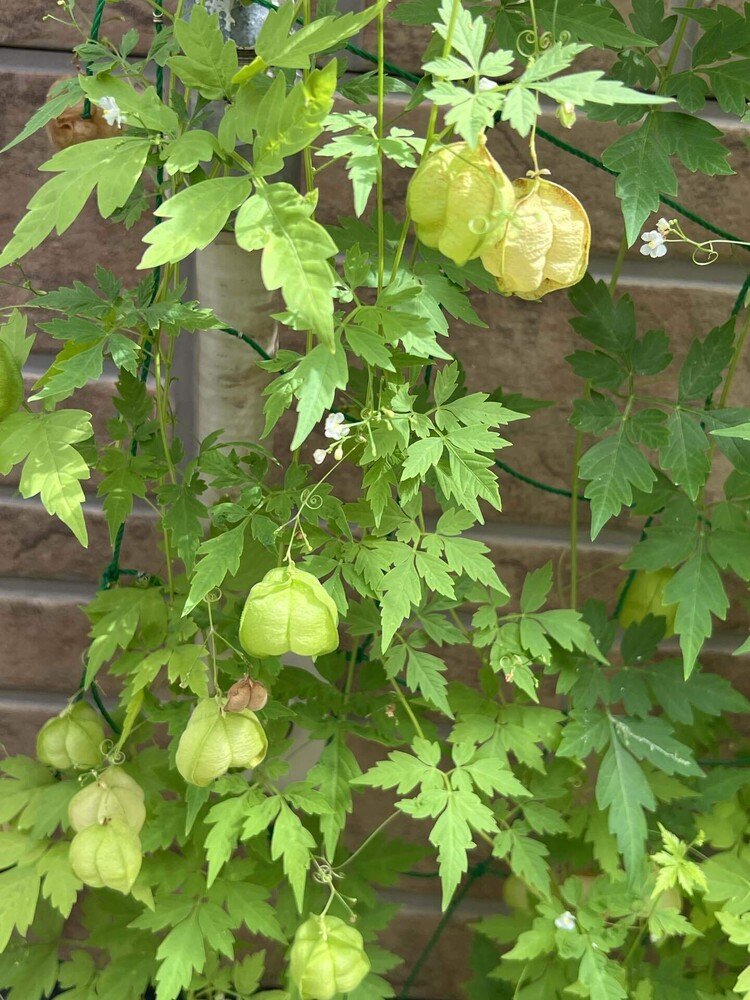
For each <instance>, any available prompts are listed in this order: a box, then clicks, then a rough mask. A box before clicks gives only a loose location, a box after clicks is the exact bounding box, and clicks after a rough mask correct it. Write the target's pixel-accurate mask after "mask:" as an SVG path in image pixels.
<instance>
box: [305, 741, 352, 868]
mask: <svg viewBox="0 0 750 1000" xmlns="http://www.w3.org/2000/svg"><path fill="white" fill-rule="evenodd" d="M361 773H362V772H361V770H360V767H359V764H358V763H357V759H356V757H355V756H354V754H353V753H352V752H351V750H350V749H349V748H348V747H347V745H346V742H345V740H344V737H343V734H337V735H336V736H334V738H333V739H332V740H331V741H330V742H329V743H327V744H326V746H325V747H324V748H323V752H322V753H321V755H320V757H319V758H318V762H317V764H316V765H315V767H314V768H313V769H312V770H311V771H310V773H309V775H308V777H309V779H310V781H312V782H313V783H314V784H315V785H317V787H318V788H319V789H320V792H321V794H322V795H324V796H325V799H326V801H327V802H328V803H329V805H330V806H331V807H332V808H331V812H330V813H329V814H328V815H326V816H321V817H320V832H321V833H322V835H323V841H324V843H325V848H326V857H329V858H332V857H333V856H334V855H335V853H336V848H337V846H338V842H339V838H340V836H341V833H342V831H343V830H344V827H345V825H346V817H347V815H348V814H349V813H350V812H351V811H352V792H351V786H352V783H353V782H354V781H355V780H356V779H357V778H358V777H359V776H360V775H361Z"/></svg>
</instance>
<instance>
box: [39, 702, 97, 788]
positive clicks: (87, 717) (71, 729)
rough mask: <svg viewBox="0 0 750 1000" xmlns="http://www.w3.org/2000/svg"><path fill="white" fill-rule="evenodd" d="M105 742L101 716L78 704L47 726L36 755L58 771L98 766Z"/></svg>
mask: <svg viewBox="0 0 750 1000" xmlns="http://www.w3.org/2000/svg"><path fill="white" fill-rule="evenodd" d="M103 742H104V729H103V728H102V724H101V721H100V719H99V716H98V715H97V714H96V712H95V711H94V709H93V708H92V707H91V706H90V705H87V704H86V702H85V701H77V702H75V703H74V704H73V705H69V706H68V708H66V709H65V710H64V711H62V712H61V713H60V714H59V715H56V716H55V718H54V719H49V720H48V721H47V722H45V723H44V725H43V726H42V728H41V729H40V730H39V732H38V734H37V738H36V755H37V757H38V759H39V760H40V761H41V762H42V763H43V764H49V765H50V767H54V768H57V770H58V771H67V770H68V769H69V768H72V767H74V768H78V769H82V768H85V767H96V766H97V764H100V763H101V760H102V751H101V746H102V743H103Z"/></svg>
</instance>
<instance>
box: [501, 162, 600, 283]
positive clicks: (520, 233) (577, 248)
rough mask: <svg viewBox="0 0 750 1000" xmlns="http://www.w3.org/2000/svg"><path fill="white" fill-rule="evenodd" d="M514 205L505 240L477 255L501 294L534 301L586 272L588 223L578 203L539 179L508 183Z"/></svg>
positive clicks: (555, 186) (582, 208)
mask: <svg viewBox="0 0 750 1000" xmlns="http://www.w3.org/2000/svg"><path fill="white" fill-rule="evenodd" d="M513 187H514V189H515V192H516V198H517V200H516V206H515V210H514V212H513V216H512V218H511V220H510V222H509V223H508V229H507V231H506V233H505V237H504V238H503V239H502V240H500V241H498V242H496V243H495V244H494V245H493V246H492V247H490V248H489V249H486V250H484V251H483V252H482V255H481V256H482V263H483V264H484V266H485V267H486V268H487V270H488V271H489V272H490V274H494V275H495V277H496V278H497V287H498V288H499V290H500V291H501V292H502V294H503V295H517V296H518V297H519V298H521V299H540V298H541V297H542V296H543V295H547V293H548V292H554V291H556V290H557V289H559V288H567V287H568V286H570V285H575V284H577V283H578V282H579V281H580V280H581V278H582V277H583V275H584V274H585V272H586V267H587V266H588V261H589V246H590V244H591V225H590V223H589V217H588V215H587V214H586V211H585V209H584V207H583V205H581V203H580V202H579V201H578V199H577V198H576V197H575V196H574V195H572V194H571V193H570V191H568V190H566V189H565V188H564V187H560V185H559V184H553V183H552V181H547V180H544V178H542V177H539V178H530V177H522V178H519V179H518V180H515V181H513Z"/></svg>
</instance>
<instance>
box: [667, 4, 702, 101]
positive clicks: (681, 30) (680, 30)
mask: <svg viewBox="0 0 750 1000" xmlns="http://www.w3.org/2000/svg"><path fill="white" fill-rule="evenodd" d="M695 3H696V0H688V2H687V3H686V4H685V6H684V8H683V10H684V11H689V10H692V9H693V7H694V6H695ZM689 23H690V18H689V17H688V16H687V13H683V15H682V19H681V20H680V23H679V25H678V26H677V31H676V33H675V36H674V42H673V44H672V51H671V52H670V53H669V59H668V60H667V65H666V66H665V67H664V75H663V77H662V86H663V84H664V83H665V82H666V81H667V80H668V79H669V77H670V76H671V75H672V70H673V69H674V66H675V63H676V62H677V56H678V55H679V54H680V49H681V48H682V43H683V41H684V39H685V32H686V31H687V26H688V24H689ZM659 89H661V88H659Z"/></svg>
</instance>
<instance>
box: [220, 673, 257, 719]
mask: <svg viewBox="0 0 750 1000" xmlns="http://www.w3.org/2000/svg"><path fill="white" fill-rule="evenodd" d="M267 701H268V691H267V690H266V689H265V687H264V686H263V685H262V684H259V683H258V682H257V681H254V680H251V679H250V678H249V677H243V678H241V679H240V680H238V681H237V682H236V683H235V684H233V685H232V686H231V687H230V689H229V690H228V691H227V700H226V704H225V705H224V708H225V710H226V711H227V712H242V711H243V710H244V709H246V708H249V709H250V710H251V711H253V712H259V711H260V709H261V708H264V707H265V705H266V702H267Z"/></svg>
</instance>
